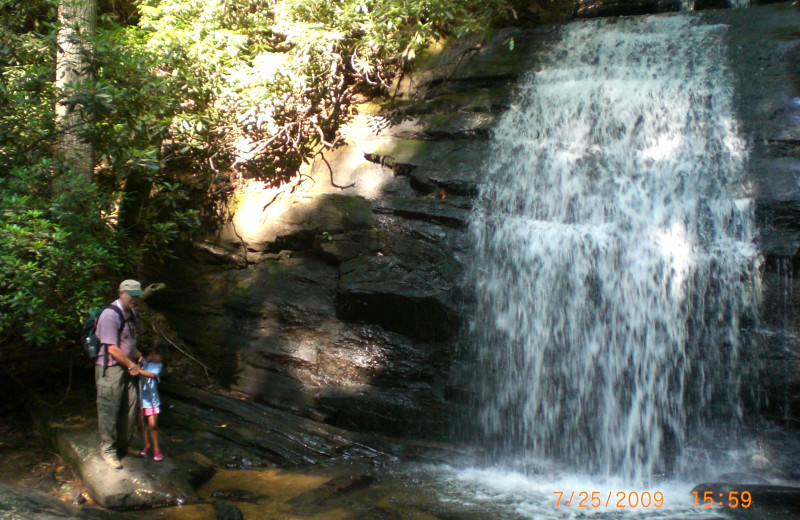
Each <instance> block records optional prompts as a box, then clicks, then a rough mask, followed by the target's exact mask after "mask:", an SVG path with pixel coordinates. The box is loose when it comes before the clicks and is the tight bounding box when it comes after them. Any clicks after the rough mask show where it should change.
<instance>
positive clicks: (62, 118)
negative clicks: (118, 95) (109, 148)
mask: <svg viewBox="0 0 800 520" xmlns="http://www.w3.org/2000/svg"><path fill="white" fill-rule="evenodd" d="M58 21H59V25H60V27H59V30H58V51H57V55H56V89H57V90H58V98H57V100H56V106H55V113H56V129H57V130H58V141H57V147H58V151H59V152H60V153H61V156H62V157H63V158H64V159H65V160H66V161H67V164H68V165H69V167H70V169H71V170H72V172H73V174H74V176H75V178H76V180H78V179H79V180H80V182H83V183H85V184H87V185H88V184H89V183H91V182H92V177H93V171H94V149H93V147H92V143H91V141H89V140H88V139H87V137H86V132H85V130H86V124H87V123H88V122H89V117H88V114H87V112H86V109H85V107H84V105H83V104H82V103H78V102H76V101H77V99H76V96H75V94H77V93H78V92H79V91H80V89H81V85H82V84H83V83H85V82H87V81H88V80H90V79H91V78H92V69H91V67H92V45H91V42H90V41H88V40H87V36H89V35H91V34H93V33H94V32H95V31H96V30H97V0H61V1H60V2H59V4H58ZM61 184H62V186H64V183H61Z"/></svg>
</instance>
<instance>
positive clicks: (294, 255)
mask: <svg viewBox="0 0 800 520" xmlns="http://www.w3.org/2000/svg"><path fill="white" fill-rule="evenodd" d="M551 30H552V28H549V29H543V30H539V31H536V30H522V29H508V30H504V31H500V32H499V33H497V34H496V35H495V36H494V38H492V40H491V41H490V42H488V44H480V42H479V41H477V40H474V41H469V40H463V41H458V42H454V43H453V44H450V45H448V46H446V47H445V48H443V49H440V50H438V51H436V52H434V53H432V55H431V56H430V57H429V58H428V59H427V63H426V64H425V66H424V67H423V68H422V69H421V70H422V72H419V73H417V74H413V75H411V76H409V77H408V78H406V79H404V80H403V81H402V82H401V83H400V84H399V85H398V86H397V95H396V97H395V98H394V99H393V101H391V102H387V104H386V106H384V107H382V108H380V109H378V108H377V107H371V106H368V105H365V106H362V107H361V110H362V113H361V114H360V115H358V116H357V117H356V118H355V119H354V121H353V123H352V124H351V125H349V126H348V127H347V128H346V129H345V136H346V140H347V145H346V146H344V147H342V148H339V149H337V150H335V151H334V152H331V153H329V154H326V156H325V158H324V159H320V160H318V161H317V162H315V163H314V164H312V165H311V167H310V169H309V171H308V172H306V175H307V176H304V177H301V178H299V179H298V181H297V183H296V184H295V185H294V186H292V187H287V188H284V190H283V191H281V190H272V191H270V190H266V189H263V188H262V187H260V186H255V185H254V186H252V189H251V190H249V191H248V190H244V191H243V192H242V193H241V194H239V195H238V196H237V204H238V205H237V213H236V217H235V218H234V221H233V223H232V224H231V225H230V226H228V227H227V228H225V229H223V230H222V231H221V233H220V235H219V237H218V239H216V240H214V241H209V242H206V243H202V244H195V245H194V247H193V248H191V249H190V250H187V251H186V254H185V255H184V256H183V258H182V259H181V262H180V264H175V265H171V266H167V267H162V268H160V269H159V270H157V271H154V272H153V273H152V274H151V277H153V278H155V277H158V279H159V280H164V281H165V282H166V283H167V285H168V289H167V290H165V291H161V292H160V293H159V294H158V295H155V296H154V297H153V298H151V299H150V300H149V303H150V304H151V305H152V306H153V307H155V308H157V309H159V310H163V311H164V312H165V313H166V314H167V315H168V316H169V317H170V321H171V325H172V326H173V327H174V328H175V330H176V331H177V332H178V333H179V334H180V335H181V337H182V338H183V339H184V340H185V341H186V342H187V343H188V344H189V345H191V346H192V347H193V348H194V349H196V350H197V351H198V352H199V353H200V355H202V356H203V357H204V358H205V359H213V360H214V361H215V365H216V368H217V370H218V373H219V375H220V376H221V377H222V379H223V380H224V381H225V382H226V383H227V384H230V385H231V386H232V387H233V388H234V389H235V390H238V391H241V392H243V393H244V394H246V395H247V396H249V397H251V398H254V399H257V400H259V401H262V402H265V403H268V404H272V405H276V406H281V407H284V408H288V409H292V410H295V411H297V412H299V413H301V414H304V415H307V416H309V417H312V418H315V419H324V420H326V421H327V422H329V423H332V424H335V425H338V426H341V427H347V428H357V429H361V430H364V429H366V430H373V431H380V432H384V433H388V434H394V435H423V434H424V435H431V434H435V433H437V432H438V433H443V432H444V431H445V427H446V425H447V424H448V422H449V419H450V418H451V416H452V414H453V413H454V412H453V410H454V407H453V406H452V405H451V404H450V403H448V401H447V399H446V382H447V379H448V378H447V374H448V372H449V367H450V364H451V359H452V357H453V353H454V351H455V349H456V338H457V337H458V335H459V333H460V331H461V328H462V318H461V316H462V312H461V307H462V303H463V300H464V298H465V293H464V291H463V281H462V277H463V271H464V265H465V261H466V259H467V257H468V255H469V248H468V244H467V241H466V237H465V228H466V226H467V219H468V216H469V212H470V207H471V204H472V199H473V197H474V196H475V195H476V194H477V186H478V184H479V182H480V179H481V176H482V174H483V169H482V166H481V165H482V161H483V156H484V152H485V150H486V148H487V140H488V136H489V132H490V129H491V125H492V123H493V121H494V119H495V118H496V116H497V114H498V113H499V112H501V111H503V110H505V109H506V108H507V107H508V104H509V99H510V95H511V90H512V88H513V85H514V82H515V79H516V78H517V77H518V76H519V75H520V74H522V73H523V72H524V71H525V70H527V68H528V67H529V62H530V56H532V55H534V53H533V52H532V47H533V46H535V45H541V44H542V43H543V41H545V40H546V39H547V38H549V36H548V34H547V33H549V32H551ZM512 38H513V40H514V41H515V42H516V45H514V46H513V49H512V48H511V46H510V45H509V43H508V42H509V41H511V39H512ZM337 186H338V187H337ZM345 186H349V187H347V188H345V189H342V188H340V187H345ZM292 191H293V193H290V192H292Z"/></svg>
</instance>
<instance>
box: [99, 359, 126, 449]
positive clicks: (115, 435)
mask: <svg viewBox="0 0 800 520" xmlns="http://www.w3.org/2000/svg"><path fill="white" fill-rule="evenodd" d="M94 381H95V385H96V386H97V426H98V429H99V430H100V451H101V452H102V453H104V454H106V455H111V456H114V457H116V456H117V451H120V452H121V453H122V454H123V455H124V454H125V450H126V449H127V448H128V446H129V445H130V443H131V439H132V438H133V432H134V430H135V428H136V384H135V383H136V379H134V378H133V377H131V376H130V374H128V371H127V370H125V368H124V367H122V366H121V365H114V366H111V367H108V368H106V375H105V376H104V375H103V367H102V366H100V365H95V367H94Z"/></svg>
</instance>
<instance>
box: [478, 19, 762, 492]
mask: <svg viewBox="0 0 800 520" xmlns="http://www.w3.org/2000/svg"><path fill="white" fill-rule="evenodd" d="M725 34H726V27H725V26H723V25H706V24H704V23H703V22H702V19H700V18H698V17H697V16H692V15H688V14H680V15H671V16H654V17H645V18H638V19H619V20H615V21H609V20H601V21H594V22H588V23H587V22H581V23H574V24H568V25H566V26H564V27H563V28H562V29H561V34H560V38H559V42H558V43H556V44H554V45H553V47H552V49H550V51H548V56H546V57H545V58H543V61H542V62H540V64H539V66H538V67H537V70H535V71H533V72H531V73H530V74H528V75H527V77H526V78H525V79H524V81H523V82H522V83H523V84H522V85H521V87H520V89H519V93H518V97H517V99H516V103H515V104H514V105H513V106H512V108H511V109H510V110H509V111H508V112H507V113H506V114H505V116H504V118H503V119H502V120H501V122H500V123H499V124H498V125H497V129H496V132H495V136H494V138H493V152H492V155H491V160H490V161H489V162H488V163H487V164H489V166H488V168H489V170H490V172H489V175H488V178H489V179H490V182H489V183H488V184H487V185H486V186H485V187H484V188H483V190H482V192H481V197H480V201H479V203H478V205H477V209H476V210H475V211H474V214H473V220H472V222H471V233H472V235H473V238H474V241H475V244H476V246H475V260H474V267H473V269H472V279H473V282H474V285H475V290H476V295H477V299H478V301H477V310H476V313H475V318H474V320H473V323H472V329H471V332H470V336H471V338H472V339H473V340H474V344H475V345H476V351H475V352H476V356H477V358H478V359H477V361H478V365H479V366H481V367H482V369H481V374H482V375H481V376H480V381H479V384H478V386H479V388H480V394H481V403H480V410H481V411H480V421H479V422H480V424H481V427H482V428H481V429H482V434H483V435H484V437H485V439H486V441H487V444H488V445H490V446H492V447H493V448H494V450H495V451H496V452H497V453H499V454H504V455H508V456H512V457H515V458H518V459H519V458H522V459H523V460H527V459H542V458H544V459H548V460H555V461H558V462H559V463H560V464H563V465H565V466H567V467H571V468H573V469H578V470H581V471H588V472H592V473H595V474H605V475H621V476H624V477H625V478H631V479H634V480H638V481H644V480H647V479H650V478H651V477H653V476H655V475H660V474H665V473H670V474H675V473H676V472H680V471H682V470H683V469H682V464H683V462H684V458H682V457H681V455H682V454H683V453H684V452H685V451H686V450H687V448H688V447H689V446H690V444H692V443H695V442H699V441H701V440H702V439H703V438H704V436H705V437H709V438H711V440H710V441H709V442H713V443H718V442H720V441H719V439H718V437H713V435H715V434H714V433H713V432H714V431H717V432H719V431H723V430H725V431H732V430H733V429H732V428H731V426H732V425H735V424H737V423H738V422H739V421H740V420H741V417H742V414H743V410H742V406H741V404H740V399H739V395H740V392H741V390H742V389H741V386H742V385H741V378H742V373H743V372H742V370H743V369H742V368H741V367H740V364H741V363H740V358H741V356H742V353H743V351H744V349H746V347H747V346H746V345H745V344H744V340H743V337H744V335H743V334H741V330H742V329H743V328H745V327H747V326H749V325H750V324H752V322H753V320H754V319H755V312H756V310H755V302H756V301H757V299H758V290H759V281H758V267H759V262H760V260H759V257H758V252H757V250H756V248H755V246H754V239H753V233H754V231H753V224H752V216H753V215H752V213H753V203H752V200H751V198H750V196H751V194H750V190H749V187H748V185H747V181H746V179H745V178H744V168H745V163H746V160H747V150H746V147H745V142H744V139H743V137H742V136H741V135H740V133H739V128H738V125H737V120H736V116H735V113H734V109H733V106H732V97H733V86H732V85H733V81H732V79H731V74H730V72H729V70H728V68H727V66H726V62H727V60H728V59H729V58H728V56H727V55H726V49H725V46H724V43H723V39H724V37H725Z"/></svg>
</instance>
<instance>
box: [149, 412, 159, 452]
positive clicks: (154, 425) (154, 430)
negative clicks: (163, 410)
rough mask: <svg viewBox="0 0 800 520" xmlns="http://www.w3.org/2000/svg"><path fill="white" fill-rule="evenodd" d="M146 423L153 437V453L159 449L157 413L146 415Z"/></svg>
mask: <svg viewBox="0 0 800 520" xmlns="http://www.w3.org/2000/svg"><path fill="white" fill-rule="evenodd" d="M147 424H148V425H149V426H150V435H151V436H152V437H153V453H157V452H159V451H161V449H160V448H159V446H158V415H151V416H150V417H148V418H147Z"/></svg>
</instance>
